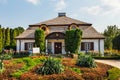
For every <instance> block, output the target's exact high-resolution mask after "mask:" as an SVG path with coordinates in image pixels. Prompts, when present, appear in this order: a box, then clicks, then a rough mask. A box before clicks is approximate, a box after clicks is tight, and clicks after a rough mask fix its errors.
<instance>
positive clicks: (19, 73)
mask: <svg viewBox="0 0 120 80" xmlns="http://www.w3.org/2000/svg"><path fill="white" fill-rule="evenodd" d="M22 74H23V72H22V71H20V70H18V71H16V72H15V73H12V74H11V76H12V77H15V78H19V77H20V76H21V75H22Z"/></svg>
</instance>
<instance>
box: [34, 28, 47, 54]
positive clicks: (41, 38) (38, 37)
mask: <svg viewBox="0 0 120 80" xmlns="http://www.w3.org/2000/svg"><path fill="white" fill-rule="evenodd" d="M35 45H36V46H37V47H40V51H41V52H42V51H44V50H45V32H44V31H43V30H42V29H37V30H36V31H35Z"/></svg>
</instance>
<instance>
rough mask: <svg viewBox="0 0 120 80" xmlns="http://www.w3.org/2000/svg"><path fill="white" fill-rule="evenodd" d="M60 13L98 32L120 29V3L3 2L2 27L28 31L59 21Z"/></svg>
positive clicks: (64, 0) (90, 0) (98, 0)
mask: <svg viewBox="0 0 120 80" xmlns="http://www.w3.org/2000/svg"><path fill="white" fill-rule="evenodd" d="M58 12H66V14H67V16H69V17H72V18H75V19H78V20H81V21H84V22H88V23H92V24H93V27H94V28H95V29H96V30H97V31H99V32H103V31H104V29H106V28H107V25H114V24H115V25H117V26H120V0H0V24H1V25H2V26H4V27H11V28H14V27H18V26H22V27H24V28H27V27H28V25H29V24H34V23H38V22H41V21H45V20H48V19H51V18H54V17H56V16H57V15H58ZM119 28H120V27H119Z"/></svg>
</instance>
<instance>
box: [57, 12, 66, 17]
mask: <svg viewBox="0 0 120 80" xmlns="http://www.w3.org/2000/svg"><path fill="white" fill-rule="evenodd" d="M63 16H66V13H64V12H63V13H58V17H63Z"/></svg>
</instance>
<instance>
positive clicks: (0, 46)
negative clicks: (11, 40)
mask: <svg viewBox="0 0 120 80" xmlns="http://www.w3.org/2000/svg"><path fill="white" fill-rule="evenodd" d="M2 40H3V37H2V29H1V27H0V53H1V52H2V47H3V44H2Z"/></svg>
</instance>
